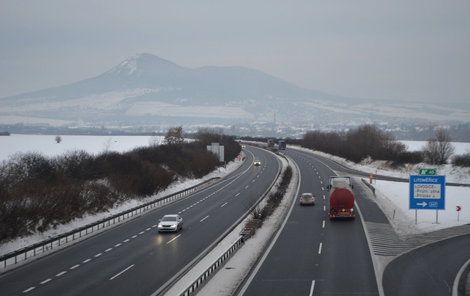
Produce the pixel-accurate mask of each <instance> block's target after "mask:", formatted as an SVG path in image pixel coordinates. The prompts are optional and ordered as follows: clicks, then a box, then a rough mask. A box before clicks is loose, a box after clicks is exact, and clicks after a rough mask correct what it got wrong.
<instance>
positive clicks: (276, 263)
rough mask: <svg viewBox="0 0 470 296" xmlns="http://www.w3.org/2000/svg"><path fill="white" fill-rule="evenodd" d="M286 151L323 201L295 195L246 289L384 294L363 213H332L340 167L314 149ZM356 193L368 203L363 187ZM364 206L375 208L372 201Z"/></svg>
mask: <svg viewBox="0 0 470 296" xmlns="http://www.w3.org/2000/svg"><path fill="white" fill-rule="evenodd" d="M286 154H288V155H289V156H291V157H292V158H293V160H294V161H295V162H296V163H297V164H298V166H299V168H300V172H301V184H300V193H302V192H312V193H313V194H314V195H315V196H316V197H317V202H316V205H315V206H313V207H301V206H300V205H299V204H298V200H296V201H295V205H294V208H293V210H292V212H291V214H290V216H289V218H288V221H287V224H286V226H285V227H284V229H283V230H282V232H281V233H280V236H279V238H278V240H277V241H276V243H275V244H274V246H273V248H272V249H271V250H270V252H269V254H268V256H267V257H266V260H265V261H264V262H263V263H262V265H261V267H260V269H259V270H258V272H257V273H256V275H255V276H254V278H253V280H252V281H251V282H250V283H249V286H248V288H247V289H246V291H245V293H244V295H250V296H251V295H270V296H272V295H296V296H297V295H378V290H377V284H376V278H375V273H374V268H373V264H372V260H371V255H370V252H369V246H368V243H367V239H366V236H365V232H364V227H363V225H362V223H361V220H360V218H359V216H358V215H357V217H356V219H355V220H352V221H351V220H347V221H330V220H329V219H328V208H329V207H328V191H327V189H326V186H327V185H328V182H329V178H330V176H333V175H335V174H334V172H333V171H332V170H331V169H330V168H329V167H328V165H326V164H325V163H324V162H323V160H322V159H320V158H318V157H317V156H315V155H312V154H310V153H305V152H301V151H296V150H289V149H288V150H287V151H286ZM356 197H357V198H356V202H357V203H358V204H359V205H360V206H361V207H362V205H363V203H362V199H363V198H361V197H360V196H358V194H357V193H356ZM364 207H365V208H366V210H369V208H368V207H369V204H365V203H364ZM363 210H364V209H363ZM370 210H371V211H374V212H375V211H377V210H378V209H377V208H371V209H370ZM372 216H373V217H372V218H373V219H378V220H380V219H382V218H384V217H382V216H380V214H377V216H375V214H373V215H372Z"/></svg>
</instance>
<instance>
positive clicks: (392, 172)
mask: <svg viewBox="0 0 470 296" xmlns="http://www.w3.org/2000/svg"><path fill="white" fill-rule="evenodd" d="M288 148H293V149H297V150H302V151H306V152H310V153H315V154H318V155H320V156H323V157H326V158H329V159H331V160H334V161H336V162H338V163H340V164H342V165H344V166H347V167H349V168H352V169H355V170H358V171H362V172H366V173H372V174H376V175H385V176H391V177H399V178H405V179H408V178H409V176H410V175H415V174H416V173H417V171H418V168H421V167H426V168H429V167H432V168H437V173H438V174H439V175H445V176H446V181H447V182H456V183H464V184H470V168H463V167H454V166H452V165H451V164H446V165H440V166H433V165H429V164H425V163H419V164H415V165H410V164H408V165H405V166H403V167H398V168H393V167H391V166H390V165H389V162H387V161H383V160H375V161H373V160H371V159H365V160H363V161H362V162H360V163H355V162H352V161H349V160H346V159H344V158H342V157H339V156H334V155H331V154H328V153H324V152H320V151H313V150H310V149H307V148H302V147H298V146H291V145H289V146H288Z"/></svg>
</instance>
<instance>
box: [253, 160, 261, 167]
mask: <svg viewBox="0 0 470 296" xmlns="http://www.w3.org/2000/svg"><path fill="white" fill-rule="evenodd" d="M253 165H254V166H260V165H261V161H259V160H257V159H255V161H253Z"/></svg>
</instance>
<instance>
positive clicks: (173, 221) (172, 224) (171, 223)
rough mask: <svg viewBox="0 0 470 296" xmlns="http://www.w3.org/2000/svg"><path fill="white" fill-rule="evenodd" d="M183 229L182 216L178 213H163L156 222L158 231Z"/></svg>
mask: <svg viewBox="0 0 470 296" xmlns="http://www.w3.org/2000/svg"><path fill="white" fill-rule="evenodd" d="M181 229H183V218H181V217H180V215H176V214H175V215H165V216H163V218H161V219H160V222H159V223H158V232H178V231H180V230H181Z"/></svg>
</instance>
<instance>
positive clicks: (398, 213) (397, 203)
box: [373, 180, 470, 234]
mask: <svg viewBox="0 0 470 296" xmlns="http://www.w3.org/2000/svg"><path fill="white" fill-rule="evenodd" d="M373 186H374V187H375V188H376V194H377V201H378V203H379V205H380V206H381V208H382V210H383V211H384V213H385V214H386V215H387V217H389V220H390V222H391V223H392V224H393V226H394V227H395V229H396V230H397V232H398V233H399V234H416V233H422V232H430V231H434V230H438V229H442V228H449V227H453V226H458V225H463V224H468V223H470V187H458V186H446V197H445V201H446V203H445V207H446V209H445V210H441V211H439V213H438V221H439V223H438V224H436V211H435V210H418V224H416V225H415V210H409V184H408V183H403V182H391V181H381V180H374V183H373ZM457 206H460V207H461V211H460V217H459V221H457V211H456V207H457ZM394 212H395V213H394Z"/></svg>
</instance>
